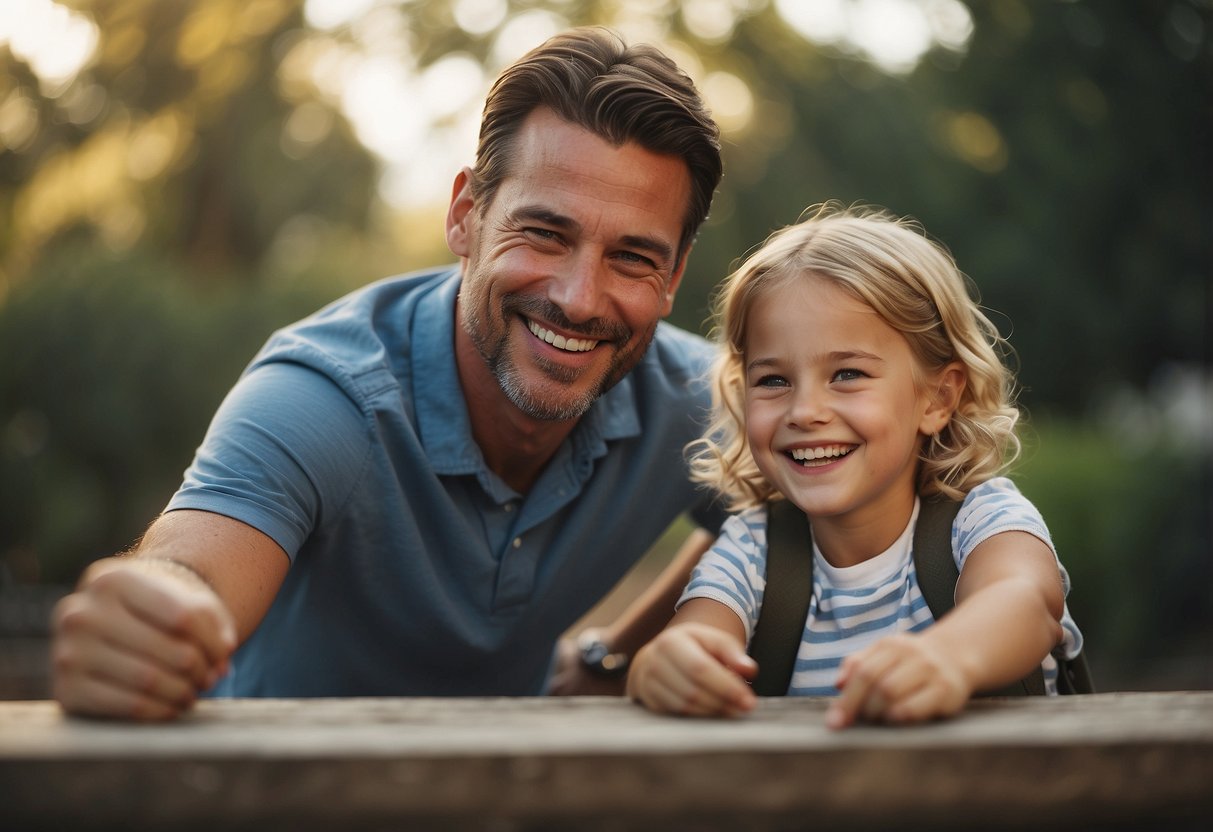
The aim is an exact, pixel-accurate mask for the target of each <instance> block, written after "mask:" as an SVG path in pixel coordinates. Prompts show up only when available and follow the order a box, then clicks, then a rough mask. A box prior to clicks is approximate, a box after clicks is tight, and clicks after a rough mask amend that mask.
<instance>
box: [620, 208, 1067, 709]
mask: <svg viewBox="0 0 1213 832" xmlns="http://www.w3.org/2000/svg"><path fill="white" fill-rule="evenodd" d="M810 212H811V213H810V215H807V216H808V218H807V219H805V220H803V221H802V222H800V223H799V224H797V225H793V226H790V227H788V228H785V229H783V230H782V231H779V232H777V233H775V234H774V235H772V236H771V238H770V239H768V240H767V242H766V244H765V245H763V246H762V247H761V248H760V249H759V250H758V251H757V252H756V253H754V254H753V255H752V256H751V257H750V258H749V259H748V260H747V261H746V262H745V263H744V264H743V265H742V266H741V268H740V269H738V270H737V271H736V272H735V273H734V274H732V275H730V276H729V277H728V278H727V279H726V280H725V282H724V284H723V285H722V287H721V291H720V294H719V296H718V300H717V308H716V319H715V320H716V324H717V332H718V333H719V336H718V337H719V339H720V341H721V343H722V349H721V355H720V357H719V359H718V361H717V364H716V366H715V368H714V371H713V384H714V392H715V401H716V407H715V414H714V416H715V419H714V422H713V424H712V426H711V427H710V429H709V431H708V433H707V434H706V437H707V438H705V439H703V440H701V441H700V442H699V443H697V444H698V446H699V447H698V453H697V455H696V457H695V459H694V462H693V464H694V467H695V476H696V478H697V479H698V480H700V481H702V482H705V483H708V484H710V485H712V486H713V487H714V488H716V489H717V490H718V491H719V492H721V493H722V494H723V495H724V496H725V497H726V498H727V500H728V501H729V502H730V505H731V507H732V508H733V509H736V510H740V513H739V514H737V515H735V516H733V517H732V518H730V519H729V521H728V522H727V523H726V525H725V526H724V528H723V529H722V530H721V535H720V537H719V538H718V540H717V541H716V543H715V545H714V546H713V547H712V549H711V550H710V551H709V552H708V553H707V554H705V555H704V557H703V559H702V560H701V561H700V563H699V565H698V566H697V567H696V569H695V571H694V573H693V574H692V577H691V582H690V584H689V585H688V587H687V589H686V591H685V592H684V594H683V596H682V599H681V600H680V601H679V608H678V611H677V614H676V615H675V617H674V620H673V621H672V622H671V623H670V625H669V627H668V628H667V629H666V630H665V631H664V632H662V633H661V634H660V635H659V636H658V637H657V638H656V639H654V641H653V642H651V643H650V644H649V645H648V646H646V647H645V648H644V649H642V650H641V651H640V652H639V653H638V654H637V655H636V657H635V660H634V662H633V665H632V669H631V672H630V674H629V678H628V694H629V695H630V696H631V697H632V698H633V699H636V700H638V701H640V702H642V703H643V704H644V705H646V706H647V707H649V708H651V709H653V710H656V711H662V712H670V713H680V714H694V715H713V714H718V715H736V714H740V713H743V712H745V711H748V710H750V709H751V708H753V707H754V705H755V701H756V698H755V695H754V693H753V691H752V690H751V689H750V687H749V685H748V684H747V681H746V680H748V679H752V678H753V677H754V675H755V673H756V671H757V667H756V665H755V663H754V661H753V659H751V658H750V657H749V656H747V655H746V652H745V651H746V645H747V644H748V643H749V640H750V637H751V636H752V635H753V631H754V625H755V622H756V621H757V620H758V614H759V612H760V610H761V607H762V601H763V590H764V587H765V572H766V525H767V507H766V503H767V502H768V501H774V500H779V499H786V500H790V501H791V502H792V503H794V504H795V505H796V506H797V507H798V508H799V509H800V510H801V511H803V512H804V513H805V514H806V515H807V516H808V518H809V522H810V527H811V531H812V540H813V549H814V551H813V558H814V565H813V596H812V601H811V603H810V607H809V615H808V620H807V621H806V624H805V629H804V634H803V636H802V639H801V643H800V648H799V652H798V654H797V658H796V669H795V672H794V673H793V676H792V680H791V686H790V688H789V690H788V693H789V694H790V695H812V696H822V695H836V696H837V698H836V699H835V701H834V702H832V703H831V705H830V708H829V709H828V711H827V715H826V722H827V724H828V725H830V726H831V727H834V728H841V727H844V726H846V725H849V724H851V723H852V722H854V721H855V720H856V719H867V720H881V721H887V722H913V721H920V720H925V719H929V718H933V717H938V716H946V715H949V714H954V713H956V712H957V711H959V710H960V709H961V708H962V707H963V706H964V704H965V702H966V701H967V700H968V699H969V697H970V696H972V695H973V694H974V693H977V692H981V691H983V690H992V689H997V688H1000V687H1002V686H1004V685H1006V684H1008V683H1010V682H1012V681H1014V680H1017V679H1020V678H1021V677H1023V676H1025V675H1027V674H1028V672H1029V671H1031V670H1032V669H1033V668H1034V667H1035V666H1037V665H1042V664H1043V665H1044V670H1045V677H1046V686H1047V687H1050V688H1051V691H1050V692H1055V678H1056V662H1055V661H1053V659H1052V657H1051V656H1050V652H1051V651H1053V650H1058V651H1060V652H1063V653H1064V654H1065V655H1066V656H1067V657H1072V656H1074V655H1076V654H1077V653H1078V651H1079V649H1081V646H1082V641H1081V639H1082V637H1081V634H1080V633H1079V632H1078V629H1077V628H1076V627H1075V626H1074V624H1073V622H1072V621H1071V620H1070V619H1069V615H1068V613H1067V612H1066V610H1065V602H1064V598H1065V593H1066V592H1067V591H1068V589H1069V586H1068V582H1069V581H1068V577H1067V576H1066V573H1065V570H1064V569H1063V568H1062V567H1061V565H1060V563H1059V562H1058V560H1057V557H1056V555H1055V553H1054V551H1053V547H1052V543H1051V542H1050V540H1049V533H1048V530H1047V529H1046V528H1045V524H1044V521H1043V520H1042V519H1041V517H1040V514H1039V513H1038V512H1037V511H1036V509H1035V508H1034V507H1033V506H1032V505H1031V503H1029V502H1028V501H1027V500H1026V499H1025V498H1024V497H1023V496H1022V495H1021V494H1020V493H1019V491H1018V490H1017V489H1016V488H1015V486H1014V484H1012V483H1011V481H1010V480H1008V479H1005V478H1002V477H999V476H998V474H999V473H1000V472H1001V471H1003V469H1004V468H1005V466H1006V465H1007V464H1008V463H1009V462H1010V461H1011V460H1013V459H1014V458H1015V456H1016V455H1017V454H1018V451H1019V441H1018V439H1017V438H1016V435H1015V424H1016V421H1017V419H1018V416H1019V414H1018V411H1017V409H1016V408H1015V406H1014V403H1013V394H1014V391H1013V386H1014V385H1013V379H1012V377H1011V374H1010V372H1009V371H1008V370H1007V369H1006V367H1004V365H1003V363H1002V362H1001V360H1000V358H999V353H998V352H997V350H998V349H1000V348H1002V347H1003V346H1004V342H1003V340H1002V339H1001V338H1000V337H999V335H998V332H997V330H996V328H995V327H994V325H993V324H992V323H991V322H990V321H989V320H988V319H987V318H986V316H985V315H983V314H982V312H981V310H980V309H979V308H978V307H977V305H976V303H975V302H974V300H973V299H972V298H971V297H970V294H969V292H968V287H967V285H966V279H965V278H964V276H963V275H961V273H960V272H959V271H958V270H957V268H956V265H955V263H954V262H953V261H952V259H951V257H950V256H949V255H948V254H947V253H945V252H944V251H943V250H942V249H941V248H940V247H938V246H936V245H935V244H933V243H932V242H930V241H929V240H928V239H927V238H926V237H925V236H924V235H923V234H922V233H921V232H920V231H919V230H918V229H917V228H916V227H915V226H914V225H912V224H911V223H910V222H908V221H905V220H898V219H895V218H893V217H891V216H889V215H888V214H885V213H883V212H879V211H875V210H841V209H839V208H837V207H835V206H831V205H826V206H821V207H819V208H818V209H817V210H816V211H815V212H813V211H812V209H810ZM935 494H942V495H946V496H947V497H950V498H953V499H960V498H963V503H962V505H961V508H960V511H959V514H958V515H957V516H956V520H955V522H954V525H953V527H952V536H951V539H952V551H953V555H954V557H955V560H956V565H957V567H958V568H959V569H960V579H959V580H958V582H957V584H956V607H955V609H954V610H953V611H952V612H951V613H949V614H948V615H947V616H945V617H944V618H943V619H942V620H941V621H939V622H938V623H936V622H934V620H933V618H932V615H931V612H930V610H929V609H928V608H927V606H926V604H925V602H924V600H923V597H922V593H921V591H920V590H919V586H918V582H917V578H916V575H915V570H914V563H913V560H912V558H911V551H910V550H911V540H912V537H913V531H914V524H915V521H916V519H917V517H918V510H919V498H920V497H926V496H929V495H935ZM806 545H807V542H806Z"/></svg>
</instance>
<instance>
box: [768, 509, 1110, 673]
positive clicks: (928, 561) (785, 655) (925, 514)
mask: <svg viewBox="0 0 1213 832" xmlns="http://www.w3.org/2000/svg"><path fill="white" fill-rule="evenodd" d="M958 511H960V501H959V500H951V499H947V498H931V499H923V500H922V504H921V508H920V509H919V513H918V524H917V526H916V527H915V528H914V544H913V557H914V569H915V571H916V572H917V575H918V586H919V589H920V590H922V595H923V598H924V599H925V600H926V602H927V606H928V607H929V608H930V610H931V615H932V616H934V617H935V620H936V621H938V620H939V619H940V618H942V617H943V615H944V613H946V612H948V611H949V610H950V609H952V607H953V606H955V603H956V602H955V597H954V596H955V593H956V581H957V579H958V578H959V577H960V572H959V570H957V568H956V560H955V558H953V556H952V522H953V520H955V519H956V514H957V512H958ZM767 518H768V520H767V580H766V591H765V593H764V595H763V601H762V610H761V611H760V612H759V615H758V623H757V624H756V625H755V627H754V636H753V638H752V639H751V640H750V650H749V653H750V656H752V657H753V658H754V660H755V661H757V662H758V676H757V677H756V678H755V679H754V683H753V688H754V692H755V693H756V694H758V695H759V696H784V695H785V694H786V693H787V691H788V685H789V684H790V683H791V680H792V671H793V669H794V668H795V666H796V653H797V652H798V650H799V649H800V639H801V637H802V635H803V633H804V626H805V620H806V619H807V618H808V615H809V601H810V599H811V597H812V594H813V537H812V532H811V531H810V526H809V519H808V517H807V516H805V514H804V512H802V511H801V510H800V509H798V508H797V507H796V506H795V504H793V503H791V502H789V501H788V500H777V501H774V502H769V503H767ZM1057 664H1058V673H1057V691H1058V693H1063V694H1074V693H1094V692H1095V686H1094V684H1093V683H1092V681H1091V673H1090V669H1089V668H1088V667H1087V660H1086V658H1085V657H1084V656H1083V654H1082V653H1081V652H1080V653H1079V654H1078V655H1077V656H1076V657H1075V658H1073V659H1069V660H1062V659H1058V660H1057ZM1044 692H1045V682H1044V673H1043V671H1042V670H1041V668H1040V667H1039V666H1038V667H1037V668H1036V669H1035V670H1033V671H1032V672H1031V673H1029V674H1028V675H1027V676H1025V677H1024V678H1023V679H1021V680H1020V681H1018V682H1016V683H1014V684H1012V685H1009V686H1008V687H1006V688H1004V689H1002V690H996V691H987V692H983V693H981V694H979V695H980V696H1025V695H1043V694H1044Z"/></svg>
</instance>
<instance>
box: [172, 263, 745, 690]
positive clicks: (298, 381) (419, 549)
mask: <svg viewBox="0 0 1213 832" xmlns="http://www.w3.org/2000/svg"><path fill="white" fill-rule="evenodd" d="M458 288H459V271H458V269H457V268H446V269H443V270H439V271H429V272H425V273H417V274H412V275H405V276H403V277H397V278H389V279H387V280H384V281H380V282H378V283H375V284H372V285H371V286H368V287H366V288H364V289H361V290H358V291H356V292H354V293H353V294H351V295H349V296H347V297H345V298H343V299H341V300H339V301H337V302H335V303H333V304H332V305H330V306H328V307H326V308H325V309H323V310H321V311H320V312H318V313H316V314H315V315H313V316H311V317H309V318H306V319H304V320H303V321H300V322H299V323H297V324H294V325H292V326H290V327H287V328H285V329H283V330H281V331H279V332H277V333H275V334H274V335H273V336H272V337H271V338H270V340H269V342H268V343H267V344H266V346H265V347H264V348H263V349H262V351H261V352H260V353H259V354H258V355H257V357H256V358H254V360H253V362H252V363H251V364H250V365H249V367H248V369H247V370H246V371H245V373H244V374H243V376H242V377H241V378H240V380H239V382H238V383H237V384H236V386H235V387H234V388H233V389H232V391H231V392H230V393H229V394H228V396H227V398H226V399H225V400H224V402H223V404H222V406H221V407H220V408H219V410H218V412H217V413H216V415H215V418H214V421H213V422H212V424H211V427H210V429H209V430H208V432H207V435H206V438H205V440H204V441H203V444H202V446H201V447H200V448H199V449H198V452H197V455H196V456H195V458H194V461H193V463H192V464H191V466H190V468H189V469H188V470H187V471H186V474H185V481H184V483H183V485H182V486H181V489H180V490H179V491H178V492H177V494H176V495H175V496H174V497H173V499H172V500H171V502H170V503H169V505H168V510H170V511H171V510H176V509H201V510H204V511H210V512H216V513H218V514H222V515H226V516H228V517H232V518H235V519H237V520H240V521H242V522H244V523H247V524H248V525H250V526H253V527H254V528H256V529H259V530H260V531H262V532H264V533H265V534H267V535H269V536H270V537H271V538H273V539H274V540H275V541H276V542H277V543H278V544H279V545H280V546H281V547H282V548H283V549H284V550H285V551H286V553H287V554H288V555H289V556H290V558H291V567H290V570H289V571H288V573H287V577H286V581H285V583H284V584H283V586H282V588H281V590H280V592H279V593H278V596H277V598H276V599H275V601H274V603H273V604H272V606H271V607H270V610H269V612H268V614H267V615H266V617H265V619H264V620H263V621H262V623H261V625H260V626H259V627H258V628H257V630H256V631H255V632H254V633H253V635H252V636H251V637H250V638H249V639H248V641H247V642H246V643H245V644H244V645H243V646H242V647H241V648H240V649H239V650H238V651H237V653H236V656H235V658H234V660H233V666H232V672H231V673H230V674H229V675H228V677H227V678H225V679H224V680H222V681H221V682H220V683H219V685H217V686H216V688H215V689H214V691H213V692H212V693H214V694H215V695H231V696H359V695H374V696H391V695H397V696H403V695H426V696H438V695H486V696H487V695H534V694H538V693H540V692H541V691H542V689H543V684H544V681H545V678H546V675H547V671H548V667H549V662H550V657H551V651H552V646H553V643H554V641H555V640H556V639H557V638H558V637H559V636H560V634H561V633H562V632H564V631H565V630H566V629H567V628H568V627H569V626H570V625H572V624H573V622H575V621H576V620H577V619H578V618H579V617H580V616H581V615H582V614H584V613H585V612H586V611H587V610H588V609H589V608H590V607H591V606H592V605H593V604H594V603H595V602H596V601H598V600H599V599H600V598H601V597H602V596H603V595H604V594H605V593H606V592H607V591H608V590H610V588H611V587H612V586H613V585H614V584H615V583H616V581H618V579H619V578H620V577H621V576H622V575H623V574H624V572H626V571H627V569H628V568H629V567H630V566H631V565H632V564H633V563H634V562H635V561H636V560H637V559H638V558H639V557H640V556H641V555H642V554H643V553H644V552H645V551H646V550H647V548H648V547H649V546H650V544H652V543H653V541H654V540H655V539H656V538H657V537H658V536H659V535H660V534H661V533H662V532H663V531H664V530H665V529H666V528H667V527H668V526H669V524H670V523H671V522H672V521H673V520H674V519H675V518H676V517H677V516H678V515H679V514H681V513H682V512H684V511H686V510H688V509H692V508H693V509H694V516H695V519H696V521H697V522H699V523H700V525H704V526H706V527H708V528H710V529H713V530H715V529H716V528H717V527H718V526H719V523H720V520H721V519H722V518H721V517H720V516H717V515H715V514H713V513H712V512H711V511H709V510H708V509H707V508H706V506H705V500H704V495H703V493H702V492H701V491H698V490H697V489H696V488H695V487H694V486H693V485H692V484H690V483H689V482H688V480H687V475H686V466H685V462H684V457H683V448H684V446H685V445H686V443H687V442H688V441H690V440H692V439H694V438H695V437H696V436H698V435H699V433H700V430H701V427H702V424H703V422H704V420H705V418H706V413H707V407H708V394H707V391H706V385H705V383H704V382H703V381H702V376H703V373H704V370H705V369H706V366H707V363H708V362H709V361H710V357H711V348H710V346H709V345H708V344H707V343H706V342H705V341H704V340H703V339H701V338H699V337H698V336H694V335H691V334H688V333H685V332H682V331H680V330H677V329H675V328H674V327H671V326H668V325H666V324H664V323H663V324H661V325H660V326H659V327H658V329H657V333H656V335H655V337H654V339H653V343H652V345H651V346H650V347H649V350H648V352H647V353H646V354H645V356H644V358H643V359H642V361H641V362H640V364H639V365H637V367H636V368H635V369H634V370H633V371H632V372H631V373H630V374H629V375H628V376H627V377H626V378H625V379H624V380H623V381H621V382H620V383H619V384H618V385H616V386H615V387H614V388H612V389H611V390H610V391H608V392H607V393H606V394H605V395H603V396H602V397H601V398H600V399H599V400H598V401H597V402H595V404H594V405H593V406H592V407H591V408H590V410H589V411H588V413H587V414H586V415H585V416H584V417H583V418H582V419H581V420H580V422H579V423H578V425H577V427H576V428H575V429H574V430H573V432H572V433H571V434H570V435H569V437H568V438H567V439H566V440H565V442H564V444H563V445H562V446H561V447H560V448H559V450H558V451H557V452H556V454H555V456H554V457H553V458H552V459H551V461H550V462H549V463H548V465H547V467H546V468H545V469H544V471H543V473H542V474H541V476H540V477H539V479H538V481H537V482H536V483H535V484H534V486H533V487H532V488H531V489H530V491H529V492H528V493H526V494H519V493H517V492H515V491H514V490H513V489H512V488H510V487H509V486H508V485H506V484H505V482H504V481H503V480H501V478H499V477H498V476H497V475H495V474H494V473H493V472H492V471H490V470H489V469H488V468H487V467H486V465H485V462H484V458H483V456H482V455H481V452H480V449H479V448H478V447H477V446H476V444H475V442H474V441H473V439H472V435H471V424H470V422H469V419H468V412H467V405H466V403H465V401H464V398H463V395H462V392H461V390H460V387H459V382H458V373H457V372H456V367H455V355H454V327H455V312H454V310H455V298H456V294H457V292H458ZM233 556H238V555H236V554H235V553H233Z"/></svg>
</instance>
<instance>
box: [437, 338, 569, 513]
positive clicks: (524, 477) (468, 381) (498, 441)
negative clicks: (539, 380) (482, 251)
mask: <svg viewBox="0 0 1213 832" xmlns="http://www.w3.org/2000/svg"><path fill="white" fill-rule="evenodd" d="M455 365H456V366H457V367H458V372H459V384H460V387H462V389H463V398H464V401H465V402H466V403H467V408H468V418H469V420H470V421H471V425H472V438H473V439H474V440H475V441H476V445H477V446H478V447H479V448H480V452H481V454H482V455H483V456H484V461H485V464H486V465H488V467H489V470H491V471H492V472H493V473H494V474H496V475H497V476H499V477H501V479H502V480H503V481H504V482H505V483H506V485H508V486H510V488H512V489H514V490H515V491H517V492H518V493H520V494H525V493H526V492H527V491H529V490H530V488H531V486H532V485H534V484H535V481H536V480H538V479H539V475H540V474H541V473H542V472H543V469H544V468H545V467H546V466H547V464H548V460H550V459H551V458H552V456H553V455H554V454H555V453H556V450H557V449H558V448H559V447H560V444H561V443H562V442H563V441H564V440H565V438H566V437H567V436H568V435H569V433H571V432H572V430H573V428H574V427H575V426H576V425H577V420H576V419H569V420H566V421H547V420H540V419H533V418H531V417H529V416H527V415H526V414H525V413H523V412H522V411H521V410H519V409H518V407H517V406H516V405H515V404H514V403H513V402H511V401H510V400H509V398H508V397H507V396H506V395H505V393H504V392H502V390H501V385H500V384H498V383H497V379H496V378H495V377H494V376H493V374H492V372H490V371H489V368H488V365H486V364H485V362H484V359H483V358H482V357H481V355H480V353H479V352H477V351H476V347H475V346H474V345H473V344H472V342H471V339H469V338H468V337H467V336H466V334H465V333H464V332H463V330H462V328H461V327H460V325H459V322H458V320H456V322H455Z"/></svg>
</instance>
